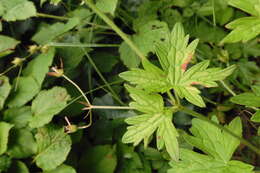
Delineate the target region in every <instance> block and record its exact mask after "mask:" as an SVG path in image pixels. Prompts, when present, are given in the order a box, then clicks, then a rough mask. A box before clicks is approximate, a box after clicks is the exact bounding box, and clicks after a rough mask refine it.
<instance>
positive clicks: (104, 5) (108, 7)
mask: <svg viewBox="0 0 260 173" xmlns="http://www.w3.org/2000/svg"><path fill="white" fill-rule="evenodd" d="M117 1H118V0H109V1H107V0H97V3H96V7H97V8H98V9H99V10H101V11H102V12H104V13H110V14H111V15H112V16H114V13H115V10H116V6H117Z"/></svg>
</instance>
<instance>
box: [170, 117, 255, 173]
mask: <svg viewBox="0 0 260 173" xmlns="http://www.w3.org/2000/svg"><path fill="white" fill-rule="evenodd" d="M192 124H193V125H192V128H191V133H192V134H193V135H194V136H189V135H187V134H186V135H185V136H184V139H185V140H186V141H187V142H188V143H190V144H192V145H193V146H195V147H197V148H199V149H200V150H202V151H203V152H205V153H206V154H208V155H205V154H199V153H196V152H194V151H191V150H187V149H181V151H180V158H181V161H180V162H171V163H170V165H171V167H172V168H171V169H169V170H168V173H212V172H213V173H236V172H243V173H253V171H252V170H253V166H251V165H249V164H245V163H243V162H240V161H236V160H230V159H231V156H232V154H233V153H234V151H235V149H236V148H237V146H238V145H239V143H240V141H239V140H238V139H236V138H234V137H233V136H231V135H230V134H228V133H227V132H223V131H222V130H220V129H219V128H217V127H215V126H214V125H212V124H210V123H208V122H205V121H203V120H199V119H193V123H192ZM226 128H227V129H229V130H230V131H232V132H234V133H235V134H236V135H238V136H241V135H242V123H241V120H240V118H238V117H237V118H235V119H234V120H233V121H232V122H231V123H230V124H229V125H228V126H227V127H226Z"/></svg>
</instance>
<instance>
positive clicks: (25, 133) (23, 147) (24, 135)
mask: <svg viewBox="0 0 260 173" xmlns="http://www.w3.org/2000/svg"><path fill="white" fill-rule="evenodd" d="M9 140H10V141H9V144H8V151H7V152H8V154H9V155H10V156H11V157H13V158H18V159H21V158H27V157H29V156H31V155H33V154H35V153H36V151H37V145H36V142H35V139H34V137H33V134H32V133H31V132H30V131H29V130H28V129H13V130H12V131H11V133H10V137H9Z"/></svg>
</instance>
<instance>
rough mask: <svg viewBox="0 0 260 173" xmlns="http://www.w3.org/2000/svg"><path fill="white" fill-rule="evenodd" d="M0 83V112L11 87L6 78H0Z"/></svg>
mask: <svg viewBox="0 0 260 173" xmlns="http://www.w3.org/2000/svg"><path fill="white" fill-rule="evenodd" d="M0 39H1V38H0ZM0 83H1V84H0V110H2V109H3V107H4V103H5V100H6V98H7V97H8V95H9V93H10V91H11V85H10V84H9V79H8V77H6V76H0Z"/></svg>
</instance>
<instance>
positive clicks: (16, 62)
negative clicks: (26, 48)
mask: <svg viewBox="0 0 260 173" xmlns="http://www.w3.org/2000/svg"><path fill="white" fill-rule="evenodd" d="M24 60H25V58H19V57H15V58H14V60H13V61H12V62H11V63H12V64H14V65H15V66H20V65H22V63H23V61H24Z"/></svg>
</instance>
